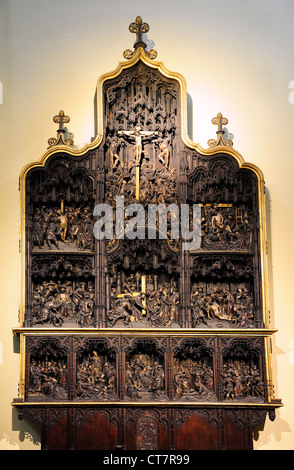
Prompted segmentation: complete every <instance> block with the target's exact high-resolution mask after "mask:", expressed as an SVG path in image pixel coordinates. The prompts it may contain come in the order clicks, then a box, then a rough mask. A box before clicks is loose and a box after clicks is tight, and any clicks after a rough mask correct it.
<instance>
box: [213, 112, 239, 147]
mask: <svg viewBox="0 0 294 470" xmlns="http://www.w3.org/2000/svg"><path fill="white" fill-rule="evenodd" d="M211 122H212V124H214V125H216V126H217V139H216V140H215V139H209V141H208V145H209V147H216V146H217V145H225V146H227V147H233V142H232V141H231V140H230V139H226V140H224V139H223V135H224V133H225V131H224V130H223V126H225V125H226V124H228V122H229V121H228V119H227V118H225V117H223V115H222V113H218V115H217V116H216V117H214V118H213V119H212V120H211Z"/></svg>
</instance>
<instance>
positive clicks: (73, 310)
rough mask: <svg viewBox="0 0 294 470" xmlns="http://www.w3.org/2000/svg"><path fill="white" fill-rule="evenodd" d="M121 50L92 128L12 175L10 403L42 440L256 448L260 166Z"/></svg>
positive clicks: (263, 309)
mask: <svg viewBox="0 0 294 470" xmlns="http://www.w3.org/2000/svg"><path fill="white" fill-rule="evenodd" d="M148 29H149V27H148V25H147V24H146V23H143V21H142V19H141V18H140V17H137V18H136V21H135V22H134V23H132V24H131V25H130V31H131V32H134V33H136V42H135V44H134V50H133V51H131V50H127V51H125V52H124V57H125V59H126V60H125V61H124V62H122V63H120V64H119V66H118V67H117V69H116V70H115V71H114V72H112V73H109V74H106V75H104V76H102V77H101V78H100V80H99V81H98V85H97V92H96V96H95V125H96V129H95V132H96V137H95V138H93V140H92V142H91V143H90V144H87V145H85V146H84V147H83V148H82V149H78V148H76V147H75V145H74V142H73V138H72V135H71V134H70V133H69V131H68V128H67V127H65V124H67V123H68V122H69V117H68V116H66V115H65V113H64V112H63V111H60V112H59V114H58V115H56V116H55V117H54V119H53V120H54V122H56V123H57V124H58V130H57V136H56V138H55V137H54V138H51V139H49V141H48V144H49V147H48V148H47V150H46V152H45V153H44V155H43V157H42V159H41V160H40V161H39V162H34V163H31V164H29V165H27V166H26V167H25V168H24V169H23V171H22V173H21V176H20V192H21V213H22V217H21V219H22V220H21V223H22V225H21V227H22V237H21V242H20V244H21V255H22V258H21V260H22V261H21V269H22V298H21V305H20V324H19V327H17V328H15V329H14V335H16V336H17V337H19V341H20V355H21V367H20V385H19V396H18V398H15V399H14V401H13V406H14V407H15V408H17V410H18V416H19V418H20V419H22V418H25V419H29V420H32V421H33V422H35V423H39V424H40V426H41V436H42V438H41V440H42V449H48V450H58V449H74V450H79V449H82V450H86V449H96V450H98V449H102V450H115V449H125V450H168V449H169V450H188V449H196V450H197V449H201V450H204V449H211V450H212V449H215V450H216V449H227V450H230V449H232V450H234V449H252V448H253V437H252V436H253V431H254V429H255V428H256V426H259V428H261V427H262V425H263V423H264V421H265V419H266V416H267V415H269V418H270V419H274V417H275V409H276V408H277V407H279V406H282V405H281V401H280V400H278V399H276V398H275V397H274V392H273V383H272V375H271V348H270V346H271V345H270V343H271V336H272V335H273V334H274V333H275V330H273V329H271V328H270V324H269V306H268V285H267V258H266V236H265V204H264V181H263V175H262V173H261V171H260V170H259V169H258V168H257V167H255V166H254V165H252V164H249V163H246V162H245V161H244V159H243V157H242V156H241V155H240V154H239V153H238V152H237V151H236V150H235V149H233V144H232V142H231V140H229V139H228V138H226V137H225V128H224V126H225V125H226V124H227V119H226V118H224V117H223V116H222V114H221V113H218V114H217V115H216V117H215V118H213V119H212V123H213V124H215V125H217V132H216V138H215V139H211V140H210V141H209V142H208V148H207V149H204V148H202V147H201V146H200V145H199V144H195V143H193V142H192V141H191V140H190V139H189V137H188V136H187V133H186V122H187V106H186V84H185V81H184V79H183V78H182V77H181V75H179V74H177V73H172V72H169V71H168V70H167V69H166V68H165V67H164V66H163V64H162V63H160V62H157V61H155V60H154V59H155V58H156V52H155V51H154V50H148V48H147V46H146V44H145V42H144V34H146V32H147V31H148Z"/></svg>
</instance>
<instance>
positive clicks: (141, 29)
mask: <svg viewBox="0 0 294 470" xmlns="http://www.w3.org/2000/svg"><path fill="white" fill-rule="evenodd" d="M129 30H130V32H131V33H135V34H136V42H135V44H134V48H135V50H136V49H138V48H139V47H142V48H143V49H144V50H145V52H146V54H147V55H148V56H149V58H150V59H155V58H156V57H157V52H156V51H155V50H154V49H150V50H148V51H146V47H147V45H146V43H145V42H144V41H143V34H145V33H148V31H149V24H148V23H143V20H142V18H141V16H137V18H136V22H135V23H131V24H130V26H129ZM133 55H134V52H133V51H131V50H130V49H127V50H125V51H124V53H123V56H124V58H125V59H131V58H132V57H133Z"/></svg>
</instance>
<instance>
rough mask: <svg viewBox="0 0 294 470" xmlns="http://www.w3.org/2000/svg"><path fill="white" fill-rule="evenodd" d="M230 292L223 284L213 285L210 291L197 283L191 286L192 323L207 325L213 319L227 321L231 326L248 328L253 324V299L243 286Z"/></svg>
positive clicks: (195, 325)
mask: <svg viewBox="0 0 294 470" xmlns="http://www.w3.org/2000/svg"><path fill="white" fill-rule="evenodd" d="M234 290H235V292H231V291H230V290H229V288H228V287H227V286H225V285H222V284H220V285H219V286H218V287H213V288H212V289H211V291H210V292H208V291H207V288H206V289H205V287H202V286H201V285H200V286H199V285H198V284H197V283H196V284H194V285H193V286H192V293H191V307H192V325H193V327H197V326H202V327H204V326H206V327H209V325H211V324H212V323H213V322H214V321H216V322H217V321H218V320H220V321H221V322H222V321H225V322H229V325H230V326H231V327H238V328H242V327H243V328H248V327H252V326H253V324H254V321H253V320H254V301H253V296H252V293H251V292H250V291H249V290H248V289H247V287H245V286H241V285H240V287H236V286H235V289H234Z"/></svg>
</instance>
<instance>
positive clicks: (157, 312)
mask: <svg viewBox="0 0 294 470" xmlns="http://www.w3.org/2000/svg"><path fill="white" fill-rule="evenodd" d="M140 277H141V276H140V275H139V276H136V275H134V274H130V275H129V276H128V277H127V278H126V280H125V281H124V282H123V286H122V289H121V291H120V292H118V291H117V286H115V285H114V286H112V289H111V309H110V310H109V311H108V314H107V317H108V321H109V326H111V327H113V326H115V325H116V326H118V325H123V326H131V325H132V323H135V322H144V323H147V324H148V325H149V326H153V327H168V326H170V325H172V324H178V321H179V292H178V283H177V282H176V281H170V282H168V281H165V282H163V283H161V284H160V285H157V276H151V275H148V276H144V277H145V278H146V284H145V288H144V291H142V287H141V280H140Z"/></svg>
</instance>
